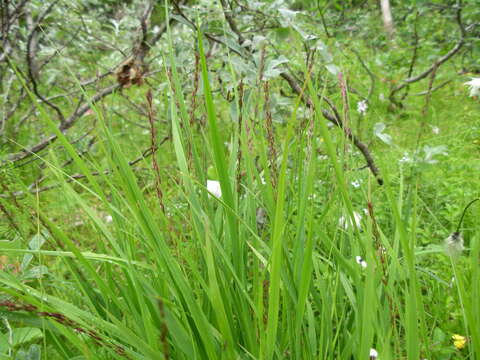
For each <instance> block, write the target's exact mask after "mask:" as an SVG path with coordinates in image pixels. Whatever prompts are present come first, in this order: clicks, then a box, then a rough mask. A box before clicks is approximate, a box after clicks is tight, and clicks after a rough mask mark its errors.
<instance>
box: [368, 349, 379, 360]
mask: <svg viewBox="0 0 480 360" xmlns="http://www.w3.org/2000/svg"><path fill="white" fill-rule="evenodd" d="M376 358H378V352H377V350H375V349H373V348H372V349H370V359H376Z"/></svg>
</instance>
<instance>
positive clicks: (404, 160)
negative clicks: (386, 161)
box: [398, 152, 412, 163]
mask: <svg viewBox="0 0 480 360" xmlns="http://www.w3.org/2000/svg"><path fill="white" fill-rule="evenodd" d="M398 161H399V162H400V163H409V162H412V158H411V157H410V155H409V154H408V153H407V152H405V153H403V157H402V158H401V159H400V160H398Z"/></svg>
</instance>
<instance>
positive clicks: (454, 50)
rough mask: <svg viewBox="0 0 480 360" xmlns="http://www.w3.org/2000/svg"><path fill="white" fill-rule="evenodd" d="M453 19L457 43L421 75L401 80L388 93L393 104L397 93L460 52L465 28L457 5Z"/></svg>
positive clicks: (460, 10)
mask: <svg viewBox="0 0 480 360" xmlns="http://www.w3.org/2000/svg"><path fill="white" fill-rule="evenodd" d="M455 18H456V22H457V25H458V28H459V31H460V38H459V40H458V42H457V43H456V44H455V46H454V47H453V48H452V49H451V50H450V51H449V52H448V53H446V54H445V55H444V56H442V57H441V58H439V59H438V60H437V61H435V62H434V63H433V64H432V65H431V66H430V67H429V68H428V69H427V70H425V71H424V72H422V73H420V74H418V75H416V76H413V77H409V78H407V79H405V80H403V81H402V83H401V84H399V85H398V86H396V87H395V88H394V89H393V90H392V91H391V92H390V96H389V98H390V101H392V102H393V103H396V101H395V94H396V93H397V92H398V91H400V90H402V89H403V88H404V87H406V86H408V85H409V84H413V83H415V82H417V81H420V80H422V79H425V78H426V77H427V76H428V75H430V73H431V72H432V71H434V70H435V71H436V69H438V68H439V67H440V66H441V65H442V64H444V63H445V62H446V61H448V60H449V59H450V58H452V57H453V56H454V55H455V54H457V53H458V52H459V51H460V49H461V48H462V47H463V45H464V44H465V35H466V30H465V27H464V26H463V23H462V7H461V6H458V5H457V11H456V14H455Z"/></svg>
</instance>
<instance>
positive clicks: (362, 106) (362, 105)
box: [357, 100, 368, 115]
mask: <svg viewBox="0 0 480 360" xmlns="http://www.w3.org/2000/svg"><path fill="white" fill-rule="evenodd" d="M367 109H368V103H367V100H362V101H359V102H357V112H358V113H359V114H360V115H365V114H366V113H367Z"/></svg>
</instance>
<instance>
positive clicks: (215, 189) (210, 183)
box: [207, 180, 222, 198]
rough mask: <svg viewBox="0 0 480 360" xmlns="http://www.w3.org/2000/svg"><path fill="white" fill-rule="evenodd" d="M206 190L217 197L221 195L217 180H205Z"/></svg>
mask: <svg viewBox="0 0 480 360" xmlns="http://www.w3.org/2000/svg"><path fill="white" fill-rule="evenodd" d="M207 190H208V191H209V192H210V193H211V194H212V195H214V196H215V197H217V198H220V197H221V196H222V188H221V187H220V182H219V181H217V180H207Z"/></svg>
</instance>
